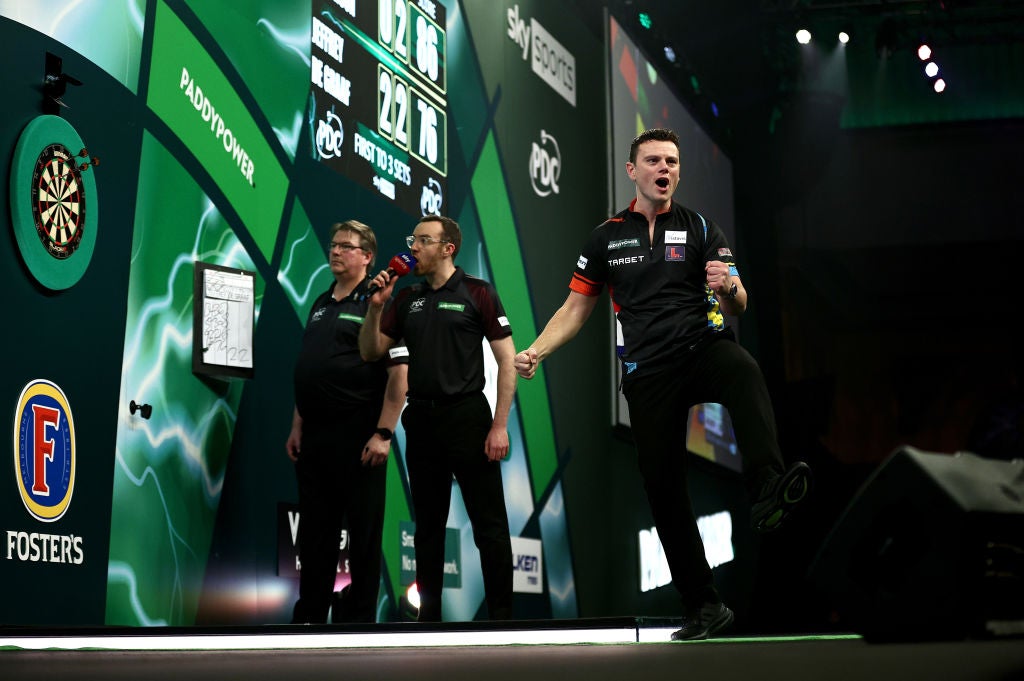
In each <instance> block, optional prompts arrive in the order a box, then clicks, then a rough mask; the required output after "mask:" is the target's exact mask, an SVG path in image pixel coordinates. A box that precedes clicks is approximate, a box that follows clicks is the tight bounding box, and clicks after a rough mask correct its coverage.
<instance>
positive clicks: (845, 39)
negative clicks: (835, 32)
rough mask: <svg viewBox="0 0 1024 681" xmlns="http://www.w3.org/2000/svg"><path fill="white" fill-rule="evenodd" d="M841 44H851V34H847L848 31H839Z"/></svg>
mask: <svg viewBox="0 0 1024 681" xmlns="http://www.w3.org/2000/svg"><path fill="white" fill-rule="evenodd" d="M839 42H841V43H842V44H843V45H845V44H846V43H848V42H850V34H849V33H847V32H846V31H839Z"/></svg>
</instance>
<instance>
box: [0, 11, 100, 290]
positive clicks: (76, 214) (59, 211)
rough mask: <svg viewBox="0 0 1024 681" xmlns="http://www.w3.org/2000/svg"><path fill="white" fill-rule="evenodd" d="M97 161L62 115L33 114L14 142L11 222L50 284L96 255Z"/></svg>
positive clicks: (31, 267) (39, 276)
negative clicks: (86, 159) (16, 141)
mask: <svg viewBox="0 0 1024 681" xmlns="http://www.w3.org/2000/svg"><path fill="white" fill-rule="evenodd" d="M2 2H3V0H0V3H2ZM79 150H81V152H79ZM79 153H81V154H82V155H83V158H88V159H89V160H90V162H89V163H87V162H86V161H84V160H83V159H82V158H79V156H78V155H79ZM76 161H82V162H81V164H79V163H76ZM95 166H96V159H94V158H92V157H91V156H89V154H88V152H86V146H85V142H83V141H82V138H81V136H79V134H78V132H77V131H75V129H74V128H73V127H72V126H71V124H70V123H68V122H67V121H65V120H64V119H63V118H61V117H59V116H49V115H47V116H36V117H35V118H33V119H32V120H31V121H29V122H28V124H27V125H26V126H25V129H24V130H22V132H21V135H20V136H19V137H18V143H17V145H15V147H14V161H13V162H12V163H11V184H10V193H9V194H8V196H9V197H10V201H11V226H12V227H13V228H14V236H15V237H16V238H17V242H18V251H20V252H21V257H22V259H23V260H24V261H25V265H26V266H27V268H28V271H29V272H30V273H31V274H32V276H33V277H35V279H36V281H38V282H39V283H40V284H42V285H43V286H45V287H46V288H48V289H51V290H54V291H60V290H63V289H66V288H70V287H71V286H74V285H75V284H76V283H77V282H78V280H79V279H81V278H82V275H83V274H85V271H86V269H88V267H89V262H90V261H91V260H92V255H93V251H94V250H95V248H96V233H97V232H98V231H99V230H98V229H97V220H98V218H99V200H98V199H97V197H96V170H95Z"/></svg>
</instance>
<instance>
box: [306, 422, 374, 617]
mask: <svg viewBox="0 0 1024 681" xmlns="http://www.w3.org/2000/svg"><path fill="white" fill-rule="evenodd" d="M379 416H380V405H375V406H373V407H366V408H363V409H358V410H353V411H352V412H350V413H348V414H346V415H345V417H344V418H343V419H340V420H338V421H337V422H334V423H331V424H329V425H325V424H319V423H308V422H306V423H303V428H302V443H301V453H300V455H299V461H298V462H297V463H296V464H295V473H296V477H297V479H298V487H299V534H298V541H299V561H300V562H301V563H302V569H301V571H300V573H299V574H300V577H299V600H298V601H297V602H296V603H295V609H294V612H293V615H292V622H293V623H305V622H311V623H322V622H326V621H327V611H328V609H329V608H330V607H331V602H332V596H333V594H334V582H335V577H336V575H337V566H338V553H339V548H340V540H341V528H342V525H343V523H344V520H345V518H346V517H347V520H348V539H349V544H348V549H349V571H350V572H351V575H352V583H351V585H350V586H349V587H348V588H347V589H346V590H345V591H344V594H343V598H341V599H340V600H339V601H338V602H336V603H334V611H333V612H332V613H331V619H332V621H334V622H373V621H375V620H376V616H377V597H378V593H379V590H380V574H381V535H382V533H383V530H384V497H385V488H386V482H387V466H386V465H380V466H363V465H362V464H361V463H360V461H359V457H360V456H362V452H363V448H364V447H365V446H366V442H367V440H369V439H370V436H371V435H373V431H374V429H375V428H376V426H377V419H378V417H379Z"/></svg>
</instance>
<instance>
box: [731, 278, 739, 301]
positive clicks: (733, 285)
mask: <svg viewBox="0 0 1024 681" xmlns="http://www.w3.org/2000/svg"><path fill="white" fill-rule="evenodd" d="M738 292H739V289H737V288H736V282H733V283H732V288H731V289H729V293H728V297H729V300H732V299H734V298H735V297H736V294H737V293H738Z"/></svg>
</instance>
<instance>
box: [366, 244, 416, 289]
mask: <svg viewBox="0 0 1024 681" xmlns="http://www.w3.org/2000/svg"><path fill="white" fill-rule="evenodd" d="M414 267H416V258H414V257H412V254H411V253H408V252H402V253H399V254H398V255H395V256H392V258H391V262H389V263H388V267H387V269H386V270H384V271H385V272H387V273H388V281H391V277H395V276H398V277H404V276H405V275H407V274H409V272H412V268H414ZM379 290H380V286H377V285H376V284H370V285H369V286H368V287H367V289H366V293H365V294H363V298H369V297H370V296H372V295H373V294H374V293H376V292H377V291H379Z"/></svg>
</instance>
